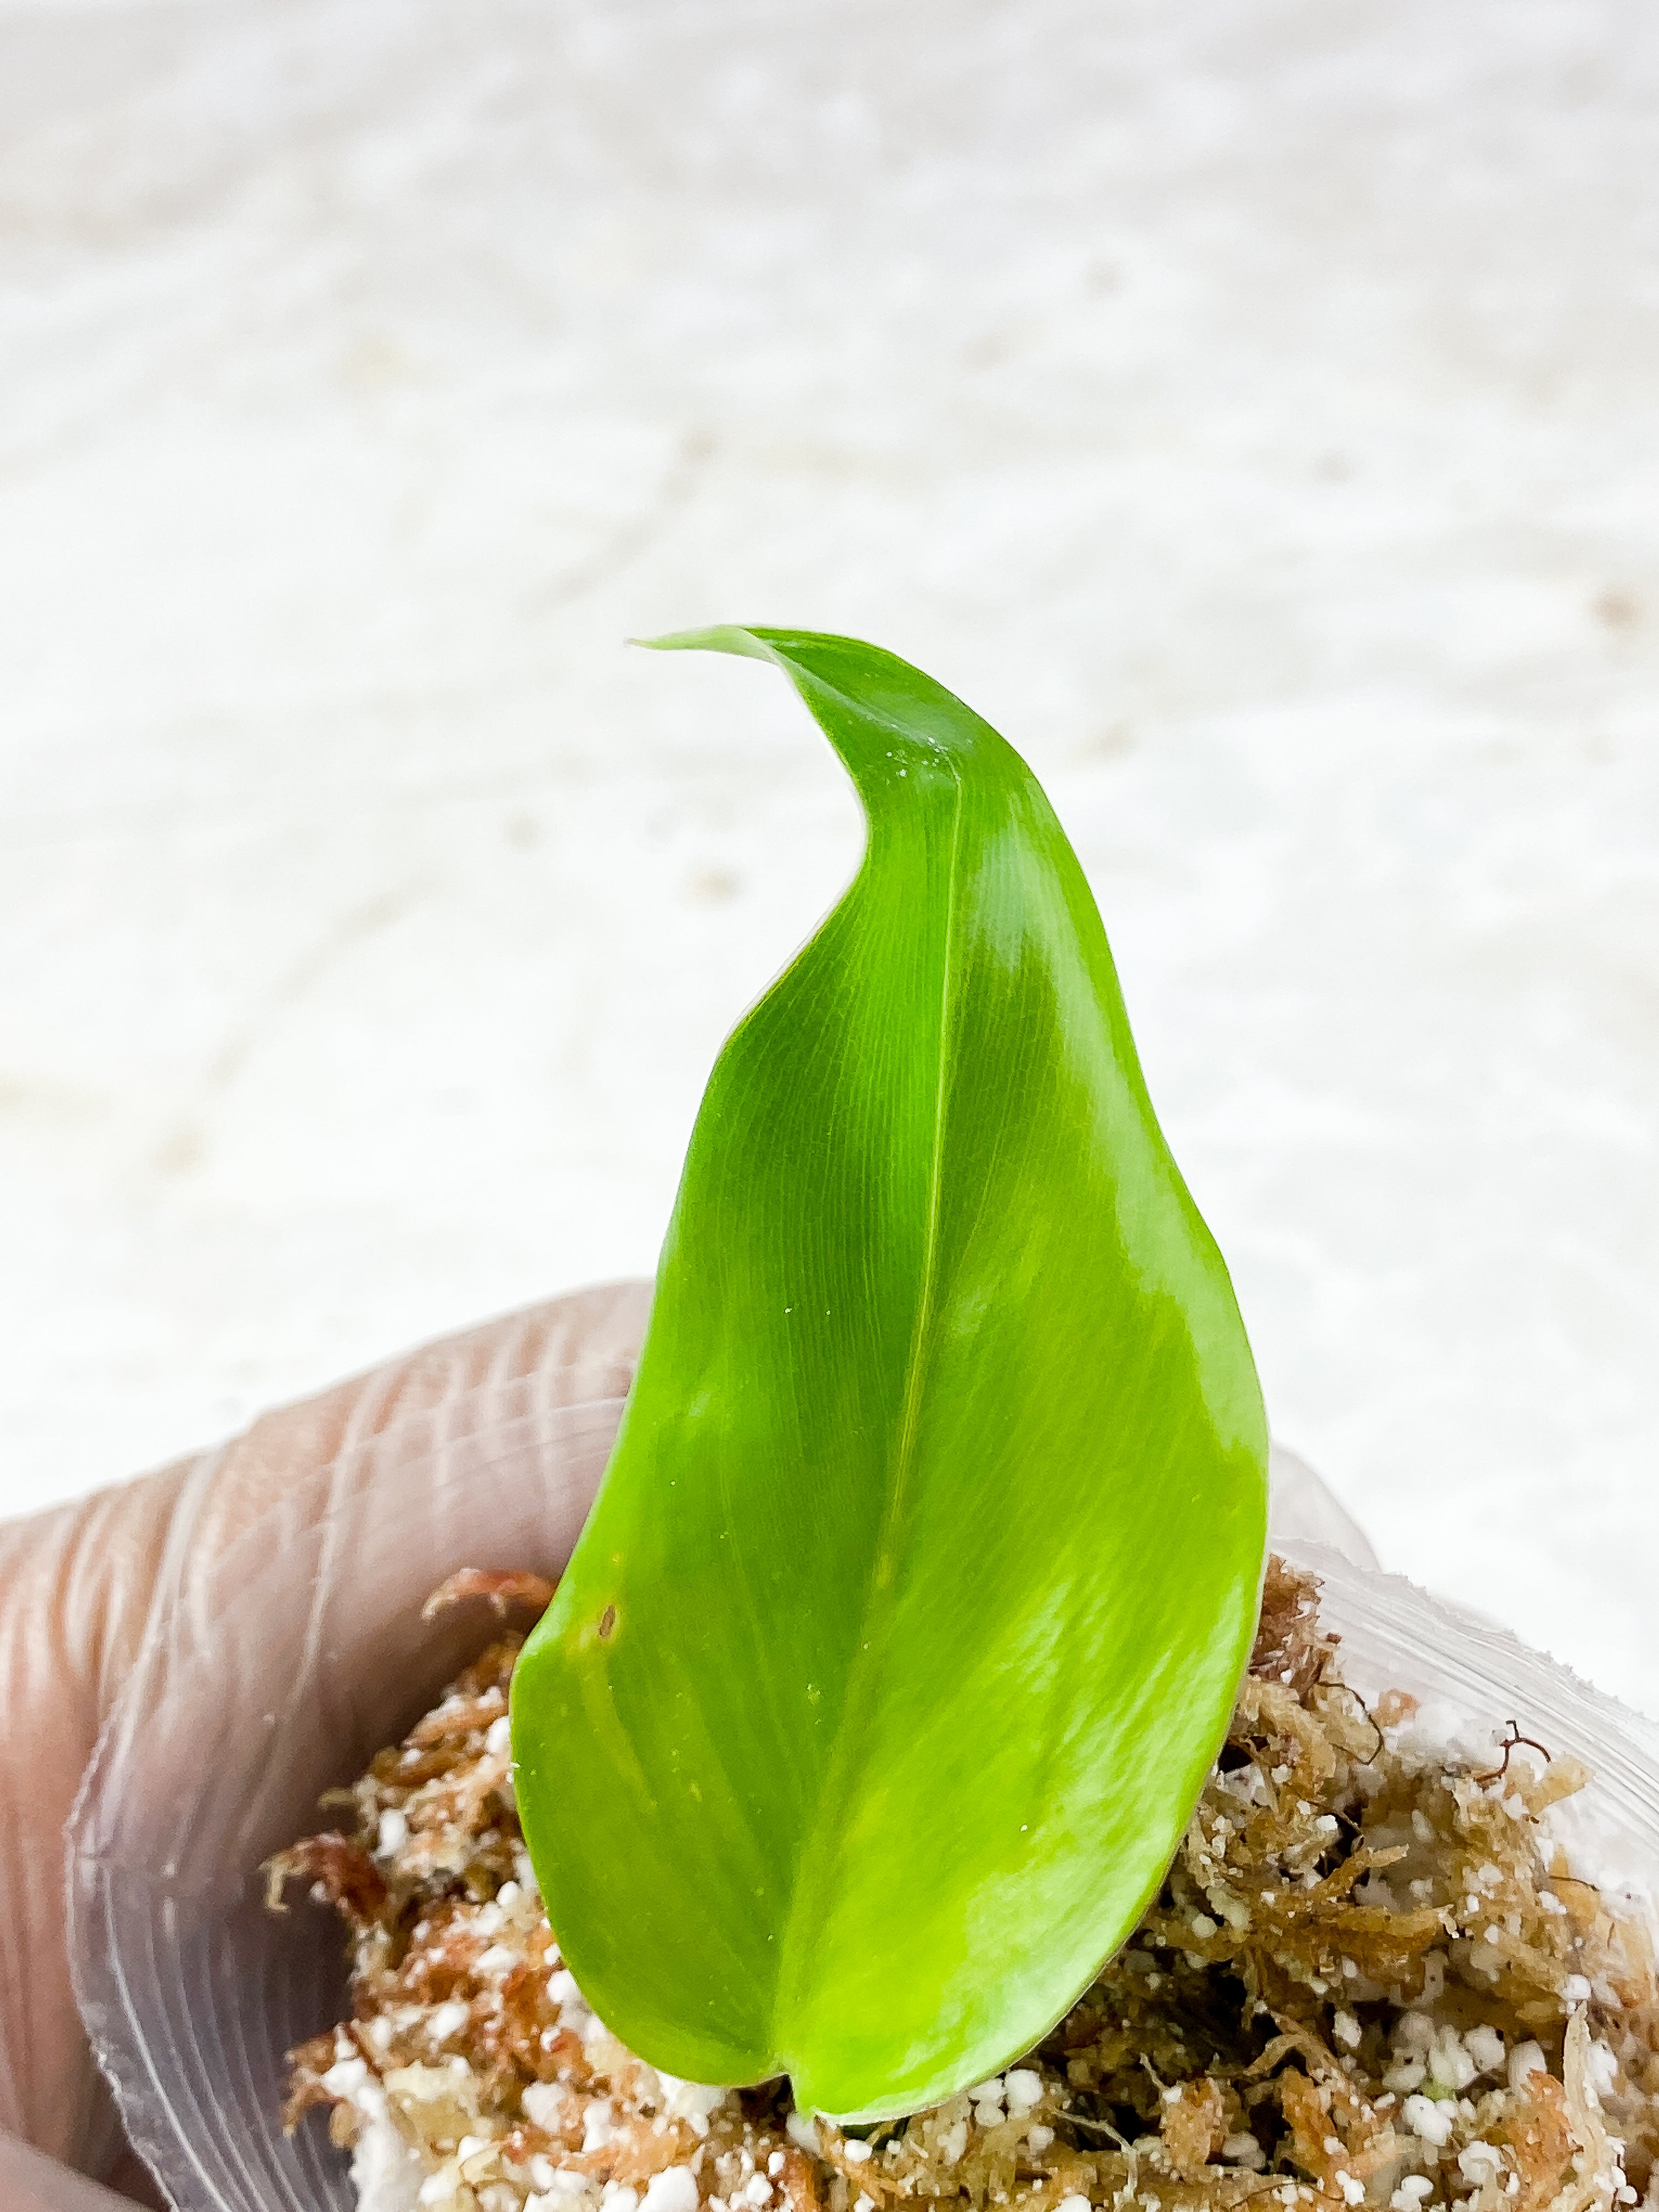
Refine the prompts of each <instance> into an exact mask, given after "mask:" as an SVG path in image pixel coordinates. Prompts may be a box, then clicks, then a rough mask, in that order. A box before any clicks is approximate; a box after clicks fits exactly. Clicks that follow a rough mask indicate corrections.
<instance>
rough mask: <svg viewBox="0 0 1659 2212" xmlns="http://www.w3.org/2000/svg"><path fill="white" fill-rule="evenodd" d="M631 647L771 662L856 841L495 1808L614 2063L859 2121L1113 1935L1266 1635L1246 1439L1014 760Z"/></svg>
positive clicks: (1195, 1255)
mask: <svg viewBox="0 0 1659 2212" xmlns="http://www.w3.org/2000/svg"><path fill="white" fill-rule="evenodd" d="M659 642H660V643H662V644H664V645H666V646H702V647H710V648H713V649H714V650H716V651H721V652H726V653H746V654H750V655H752V656H754V657H756V658H757V659H765V660H769V661H772V662H774V663H775V665H777V666H778V667H780V668H781V669H782V670H783V671H784V672H785V673H786V674H787V676H788V677H789V678H791V680H792V681H793V684H794V685H795V687H796V689H797V690H799V693H800V695H801V696H802V698H803V699H805V702H806V704H807V705H808V707H809V708H811V711H812V713H813V714H814V715H815V716H816V717H817V720H818V722H819V724H820V726H822V728H823V732H824V733H825V734H826V736H827V737H828V738H829V741H830V743H831V744H832V745H833V746H834V747H835V749H836V752H837V753H838V754H839V755H840V757H841V759H842V762H843V763H844V764H845V766H846V768H847V769H848V773H849V775H851V777H852V779H853V781H854V785H855V787H857V790H858V793H859V796H860V799H861V800H862V802H863V805H864V808H865V811H866V817H867V818H868V824H869V830H868V840H867V844H866V852H865V856H864V859H863V861H862V864H861V866H860V869H859V872H858V874H857V876H856V877H855V878H854V882H853V883H852V884H851V886H850V887H849V889H848V891H847V892H846V894H845V896H843V897H842V900H841V902H840V903H839V904H838V905H837V906H836V908H835V909H834V910H833V912H832V913H831V914H830V915H829V916H828V918H827V919H826V920H825V921H824V922H823V924H822V926H821V927H820V928H819V929H818V931H817V934H816V935H815V936H814V937H813V938H812V939H811V941H810V942H809V943H808V945H806V946H805V949H804V951H801V952H800V953H799V955H798V957H796V958H795V959H794V961H793V963H791V965H790V966H789V967H788V968H787V969H786V970H785V972H784V973H783V975H781V978H780V979H779V981H777V982H776V983H775V985H774V986H773V987H772V988H771V989H770V990H769V991H768V993H767V994H765V996H764V997H763V998H762V999H761V1000H760V1001H759V1003H758V1004H757V1006H754V1007H753V1008H752V1009H751V1011H750V1012H749V1013H748V1014H747V1015H746V1016H745V1017H744V1019H743V1020H742V1021H741V1022H740V1023H739V1024H738V1027H737V1029H736V1030H734V1031H733V1033H732V1036H731V1037H730V1039H729V1040H728V1041H727V1042H726V1046H725V1048H724V1049H723V1050H722V1052H721V1054H720V1059H719V1060H718V1062H717V1063H716V1065H715V1067H714V1073H713V1075H712V1077H711V1078H710V1080H709V1084H708V1091H707V1093H706V1095H705V1097H704V1099H703V1103H702V1109H701V1111H700V1113H699V1115H698V1118H697V1122H696V1129H695V1131H694V1133H693V1136H692V1139H691V1144H690V1151H689V1152H688V1155H687V1158H686V1163H685V1168H684V1176H683V1178H682V1181H681V1184H680V1190H679V1195H678V1200H677V1203H676V1206H675V1211H674V1214H673V1218H672V1221H671V1226H670V1230H669V1233H668V1238H667V1242H666V1244H665V1248H664V1251H663V1255H662V1261H661V1267H660V1270H659V1276H658V1281H657V1290H656V1297H655V1302H654V1304H653V1310H652V1314H651V1319H650V1323H649V1327H648V1329H647V1335H646V1340H645V1343H644V1346H643V1349H642V1352H641V1358H640V1364H639V1370H638V1374H637V1376H636V1379H635V1384H634V1389H633V1393H632V1395H631V1397H630V1399H629V1405H628V1408H627V1411H626V1413H625V1414H624V1417H623V1426H622V1430H621V1432H620V1434H619V1436H618V1437H617V1446H616V1450H615V1453H614V1455H613V1457H612V1459H611V1465H610V1468H609V1469H608V1471H607V1474H606V1475H605V1482H604V1485H603V1487H602V1489H601V1491H600V1493H599V1498H598V1501H597V1503H596V1504H595V1506H594V1509H593V1511H592V1516H591V1518H590V1519H589V1522H588V1523H587V1526H586V1530H585V1531H584V1533H583V1535H582V1538H581V1541H580V1545H579V1547H578V1548H577V1551H576V1553H575V1556H574V1559H573V1560H572V1562H571V1565H570V1567H569V1569H568V1572H567V1574H566V1576H565V1578H564V1581H563V1583H562V1585H561V1587H560V1589H559V1592H558V1595H557V1597H556V1600H555V1602H554V1604H553V1606H552V1607H551V1609H550V1612H549V1613H547V1615H546V1616H545V1618H544V1620H543V1621H542V1623H541V1625H540V1626H539V1627H538V1630H537V1632H536V1634H535V1635H534V1637H533V1638H532V1640H531V1643H530V1644H529V1646H528V1647H527V1649H526V1653H525V1655H524V1657H523V1659H522V1661H521V1662H520V1668H519V1671H518V1676H517V1680H516V1686H515V1690H514V1697H513V1747H514V1753H515V1757H516V1759H518V1761H519V1777H518V1787H519V1794H520V1807H521V1810H522V1813H523V1816H524V1820H525V1824H526V1833H527V1836H528V1838H529V1842H530V1846H531V1850H532V1855H533V1857H534V1861H535V1864H536V1867H537V1870H538V1876H539V1878H540V1881H541V1883H542V1887H543V1889H544V1893H545V1895H546V1898H547V1900H548V1905H549V1909H550V1915H551V1917H552V1921H553V1925H554V1928H555V1929H556V1931H557V1934H558V1937H559V1940H560V1942H561V1945H562V1948H563V1952H564V1955H565V1958H566V1960H567V1961H568V1964H569V1965H570V1966H571V1967H572V1969H573V1970H574V1973H575V1975H576V1978H577V1979H578V1981H579V1982H580V1984H581V1986H582V1988H583V1990H584V1991H585V1992H586V1995H587V1996H588V1998H589V2000H590V2002H592V2004H593V2006H594V2007H595V2008H596V2009H597V2010H598V2012H599V2014H600V2015H601V2017H602V2018H603V2019H604V2020H605V2021H606V2022H607V2023H608V2024H609V2025H610V2026H611V2027H612V2028H613V2029H614V2030H615V2032H616V2033H617V2034H618V2035H620V2036H621V2037H622V2038H623V2040H624V2041H625V2042H627V2043H628V2044H629V2045H631V2046H632V2048H633V2049H634V2050H635V2051H638V2052H640V2053H641V2055H642V2056H643V2057H647V2059H649V2060H651V2061H652V2062H653V2063H656V2064H659V2065H660V2066H662V2067H663V2068H665V2069H667V2070H669V2071H671V2072H672V2073H674V2074H677V2075H682V2076H685V2077H688V2078H691V2079H695V2080H698V2081H727V2082H730V2081H757V2080H760V2079H763V2078H765V2077H767V2076H769V2075H776V2074H780V2073H787V2074H789V2075H792V2076H793V2079H794V2084H795V2090H796V2095H797V2098H798V2100H799V2102H800V2103H801V2104H802V2106H805V2108H807V2109H815V2110H817V2111H821V2112H829V2113H833V2114H836V2115H837V2116H839V2117H842V2118H875V2117H878V2116H885V2115H888V2114H891V2113H894V2112H905V2111H911V2110H915V2109H916V2108H918V2107H919V2106H923V2105H926V2104H930V2103H933V2102H935V2101H937V2100H939V2099H940V2098H942V2097H944V2096H945V2095H948V2094H950V2093H952V2092H953V2091H955V2090H957V2089H958V2088H960V2087H963V2086H965V2085H968V2084H970V2083H972V2082H975V2081H979V2080H981V2079H982V2078H983V2077H985V2076H986V2075H988V2074H990V2073H992V2072H994V2071H995V2070H996V2069H998V2068H1000V2066H1002V2065H1004V2064H1006V2063H1008V2062H1009V2061H1010V2060H1012V2058H1013V2057H1016V2056H1017V2055H1018V2054H1019V2053H1021V2052H1023V2051H1025V2050H1026V2049H1028V2048H1029V2047H1030V2045H1031V2044H1032V2043H1033V2042H1034V2041H1036V2039H1037V2038H1038V2037H1039V2036H1040V2035H1042V2033H1044V2032H1045V2031H1046V2030H1047V2029H1048V2027H1050V2026H1051V2025H1052V2023H1053V2022H1054V2021H1055V2020H1056V2019H1057V2018H1058V2017H1059V2016H1060V2014H1061V2013H1062V2012H1063V2011H1064V2010H1065V2009H1066V2008H1067V2006H1068V2005H1069V2004H1070V2003H1071V2002H1073V1999H1074V1998H1075V1997H1076V1996H1078V1994H1079V1991H1080V1990H1082V1989H1083V1988H1084V1987H1085V1985H1086V1984H1087V1982H1088V1981H1089V1979H1090V1978H1091V1975H1092V1974H1093V1973H1094V1972H1095V1971H1096V1970H1097V1967H1098V1966H1099V1965H1100V1964H1101V1962H1102V1960H1103V1959H1104V1958H1105V1957H1106V1956H1108V1955H1109V1954H1110V1952H1111V1951H1112V1950H1113V1949H1115V1948H1116V1946H1117V1945H1118V1944H1119V1943H1120V1942H1121V1941H1122V1939H1123V1938H1124V1936H1126V1935H1127V1933H1128V1932H1129V1930H1130V1929H1132V1928H1133V1925H1134V1923H1135V1922H1136V1920H1137V1918H1138V1917H1139V1914H1140V1912H1141V1911H1142V1909H1143V1907H1144V1905H1145V1904H1146V1900H1147V1899H1148V1897H1149V1896H1150V1894H1151V1893H1152V1891H1153V1890H1154V1888H1155V1887H1156V1886H1157V1884H1158V1881H1159V1879H1160V1877H1161V1875H1162V1874H1163V1871H1164V1867H1165V1865H1166V1864H1167V1863H1168V1861H1169V1859H1170V1856H1171V1854H1172V1853H1173V1851H1174V1849H1175V1846H1176V1843H1177V1841H1178V1840H1179V1838H1180V1835H1181V1832H1182V1828H1183V1826H1184V1825H1185V1822H1186V1820H1187V1819H1188V1814H1189V1813H1190V1811H1191V1808H1192V1806H1193V1804H1194V1801H1195V1799H1196V1796H1197V1794H1198V1790H1199V1788H1200V1783H1201V1781H1202V1778H1203V1776H1204V1775H1205V1773H1206V1771H1207V1770H1208V1767H1209V1765H1210V1763H1211V1761H1212V1759H1213V1757H1214V1755H1215V1753H1216V1751H1217V1749H1218V1747H1219V1744H1220V1742H1221V1740H1222V1737H1223V1735H1224V1732H1225V1723H1226V1717H1227V1715H1228V1712H1229V1711H1230V1709H1231V1701H1232V1699H1233V1696H1234V1693H1235V1691H1236V1689H1237V1683H1238V1680H1239V1677H1240V1674H1242V1672H1243V1667H1244V1663H1245V1660H1246V1657H1247V1656H1248V1652H1249V1643H1250V1638H1251V1633H1252V1630H1253V1626H1254V1623H1255V1611H1256V1604H1257V1598H1258V1592H1259V1587H1260V1579H1261V1567H1262V1559H1263V1549H1264V1543H1265V1528H1266V1502H1267V1501H1266V1478H1265V1468H1266V1458H1267V1432H1266V1425H1265V1421H1264V1419H1263V1414H1262V1409H1261V1397H1260V1393H1259V1390H1258V1388H1257V1384H1256V1379H1255V1369H1254V1366H1253V1364H1252V1362H1251V1358H1250V1353H1249V1346H1248V1344H1247V1342H1246V1340H1245V1335H1244V1331H1243V1325H1242V1323H1241V1322H1240V1320H1239V1316H1238V1312H1237V1306H1236V1304H1235V1303H1234V1299H1233V1295H1232V1291H1231V1285H1230V1284H1229V1282H1228V1279H1227V1275H1226V1272H1225V1267H1223V1265H1222V1261H1221V1259H1220V1257H1219V1255H1218V1253H1217V1251H1216V1249H1215V1246H1214V1244H1213V1243H1212V1241H1211V1238H1210V1237H1209V1235H1208V1232H1207V1231H1206V1229H1205V1227H1204V1225H1203V1223H1202V1222H1201V1220H1200V1218H1199V1216H1198V1213H1197V1211H1196V1209H1195V1208H1194V1205H1193V1203H1192V1200H1191V1199H1190V1198H1189V1197H1188V1193H1187V1191H1186V1188H1185V1187H1184V1186H1183V1184H1182V1181H1181V1178H1180V1176H1179V1175H1178V1173H1177V1172H1176V1168H1175V1165H1174V1164H1173V1162H1172V1161H1171V1159H1170V1155H1169V1152H1168V1151H1167V1149H1166V1148H1165V1146H1164V1141H1163V1139H1162V1137H1161V1136H1160V1134H1159V1132H1158V1126H1157V1123H1156V1122H1155V1121H1154V1119H1153V1116H1152V1109H1151V1106H1150V1104H1149V1103H1148V1101H1147V1097H1146V1090H1145V1086H1144V1085H1143V1082H1142V1079H1141V1076H1140V1072H1139V1066H1138V1063H1137V1061H1136V1058H1135V1054H1134V1048H1133V1044H1132V1042H1131V1040H1130V1036H1129V1030H1128V1026H1127V1020H1126V1018H1125V1015H1124V1011H1123V1006H1122V1001H1121V997H1120V994H1119V991H1118V987H1117V982H1116V978H1115V973H1114V970H1113V967H1112V962H1111V957H1110V954H1109V951H1108V950H1107V945H1106V938H1105V933H1104V931H1103V928H1102V926H1101V921H1100V917H1099V915H1098V913H1097V910H1096V907H1095V903H1094V900H1093V898H1092V896H1091V893H1090V890H1089V887H1088V885H1087V884H1086V882H1085V878H1084V876H1083V872H1082V870H1081V868H1080V867H1079V865H1078V862H1077V860H1076V858H1075V856H1074V854H1073V852H1072V849H1071V848H1070V846H1069V845H1068V843H1067V842H1066V837H1065V836H1064V834H1063V832H1062V831H1061V829H1060V825H1059V823H1057V821H1056V820H1055V818H1054V813H1053V811H1052V810H1051V809H1050V807H1049V805H1048V801H1047V800H1046V799H1045V798H1044V796H1043V794H1042V791H1041V789H1040V788H1039V787H1038V785H1037V783H1036V779H1035V778H1034V777H1033V776H1032V775H1031V773H1030V770H1029V769H1027V768H1026V766H1025V764H1024V762H1023V761H1022V760H1021V759H1020V758H1019V757H1018V754H1017V753H1015V752H1014V750H1012V747H1011V746H1009V745H1008V744H1006V743H1005V742H1004V740H1003V739H1002V738H1000V737H999V736H998V735H997V734H996V732H994V731H993V730H992V729H990V728H989V727H988V726H987V724H985V723H984V722H982V721H981V720H980V719H979V718H978V716H977V715H975V714H973V713H971V712H970V711H969V708H966V707H965V706H963V703H962V702H960V701H959V700H957V699H955V698H953V697H952V696H951V694H950V693H949V692H947V691H945V690H943V689H942V688H941V687H940V686H939V685H938V684H934V683H933V682H932V681H930V679H929V678H927V677H925V676H923V675H921V673H920V672H919V671H917V670H915V669H914V668H911V667H909V666H908V665H906V664H905V663H904V662H902V661H901V660H898V659H895V658H894V657H893V656H892V655H890V654H889V653H881V652H878V651H876V650H875V649H874V648H872V647H869V646H866V645H861V644H860V643H858V642H856V641H853V640H850V639H847V638H838V637H828V636H819V635H811V634H801V633H796V632H786V631H778V630H738V629H722V630H711V631H708V632H704V633H699V634H696V635H687V636H684V637H677V638H670V639H664V640H662V641H659Z"/></svg>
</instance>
